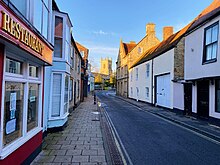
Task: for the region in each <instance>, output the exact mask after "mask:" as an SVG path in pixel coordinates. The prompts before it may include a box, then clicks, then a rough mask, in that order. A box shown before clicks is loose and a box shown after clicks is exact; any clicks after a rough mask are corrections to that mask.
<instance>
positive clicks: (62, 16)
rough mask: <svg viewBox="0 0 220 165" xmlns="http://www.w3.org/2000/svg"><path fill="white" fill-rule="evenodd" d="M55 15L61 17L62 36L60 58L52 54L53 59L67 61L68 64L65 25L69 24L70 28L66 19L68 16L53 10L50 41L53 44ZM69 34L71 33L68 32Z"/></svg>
mask: <svg viewBox="0 0 220 165" xmlns="http://www.w3.org/2000/svg"><path fill="white" fill-rule="evenodd" d="M56 16H57V17H60V18H62V19H63V34H62V35H63V36H62V58H58V57H54V55H53V60H54V61H63V62H67V63H68V64H69V65H70V61H69V58H70V57H69V56H70V54H69V56H68V55H66V50H65V49H66V40H67V39H66V26H69V28H70V29H71V25H70V23H69V21H68V17H67V15H66V14H64V13H60V12H56V11H53V23H52V25H53V28H52V29H53V30H52V43H53V44H54V42H55V35H54V32H55V18H56ZM70 35H71V34H70ZM69 45H70V46H71V43H69Z"/></svg>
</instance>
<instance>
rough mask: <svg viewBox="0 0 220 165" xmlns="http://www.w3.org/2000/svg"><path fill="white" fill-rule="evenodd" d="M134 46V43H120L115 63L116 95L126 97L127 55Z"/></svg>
mask: <svg viewBox="0 0 220 165" xmlns="http://www.w3.org/2000/svg"><path fill="white" fill-rule="evenodd" d="M135 46H136V43H135V42H133V41H131V42H130V43H124V42H122V40H121V41H120V47H119V52H118V59H117V62H116V67H117V68H116V94H117V95H120V96H124V97H127V95H128V89H127V88H128V86H127V81H128V69H127V68H128V53H129V52H130V51H131V50H132V49H133V48H134V47H135Z"/></svg>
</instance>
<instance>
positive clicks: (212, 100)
mask: <svg viewBox="0 0 220 165" xmlns="http://www.w3.org/2000/svg"><path fill="white" fill-rule="evenodd" d="M209 93H210V95H209V116H211V117H214V118H218V119H220V113H218V112H215V85H211V84H210V86H209Z"/></svg>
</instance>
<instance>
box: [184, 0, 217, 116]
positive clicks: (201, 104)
mask: <svg viewBox="0 0 220 165" xmlns="http://www.w3.org/2000/svg"><path fill="white" fill-rule="evenodd" d="M219 6H220V2H219V1H214V2H213V3H212V4H211V5H210V6H209V7H208V8H207V9H205V10H204V11H203V12H202V16H200V18H198V19H197V20H196V21H195V23H194V24H193V25H192V26H191V28H190V29H189V31H188V33H187V35H186V43H185V74H184V77H185V80H186V81H187V82H189V83H191V84H190V85H189V87H188V88H189V95H190V96H191V100H190V102H189V103H190V104H189V105H188V106H189V107H190V108H189V111H191V112H192V113H193V114H197V116H200V117H205V118H209V119H214V118H215V119H220V70H219V66H220V60H219V58H220V49H219V47H218V46H219V39H220V34H219V21H220V16H219V11H220V9H219Z"/></svg>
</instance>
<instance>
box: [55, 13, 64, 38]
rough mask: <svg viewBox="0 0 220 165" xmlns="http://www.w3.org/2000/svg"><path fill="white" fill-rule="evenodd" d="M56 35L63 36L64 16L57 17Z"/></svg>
mask: <svg viewBox="0 0 220 165" xmlns="http://www.w3.org/2000/svg"><path fill="white" fill-rule="evenodd" d="M55 36H58V37H62V36H63V18H61V17H57V16H56V17H55Z"/></svg>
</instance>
